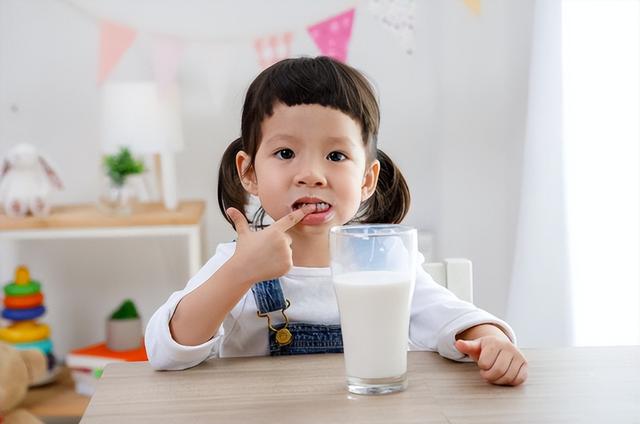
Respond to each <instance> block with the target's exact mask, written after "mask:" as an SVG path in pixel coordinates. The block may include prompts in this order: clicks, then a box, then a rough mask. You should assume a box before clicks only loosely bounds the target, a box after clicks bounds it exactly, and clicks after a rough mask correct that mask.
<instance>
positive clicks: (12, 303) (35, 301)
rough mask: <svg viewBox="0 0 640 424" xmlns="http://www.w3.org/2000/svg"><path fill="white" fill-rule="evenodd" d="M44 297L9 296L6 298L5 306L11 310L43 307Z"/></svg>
mask: <svg viewBox="0 0 640 424" xmlns="http://www.w3.org/2000/svg"><path fill="white" fill-rule="evenodd" d="M43 301H44V296H43V295H42V293H36V294H30V295H27V296H7V297H5V298H4V306H6V307H7V308H10V309H24V308H35V307H36V306H40V305H42V302H43Z"/></svg>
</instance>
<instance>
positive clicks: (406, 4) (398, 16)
mask: <svg viewBox="0 0 640 424" xmlns="http://www.w3.org/2000/svg"><path fill="white" fill-rule="evenodd" d="M369 10H370V11H371V13H372V14H373V15H374V16H375V17H376V18H377V19H378V20H379V21H380V23H381V24H382V26H384V27H385V28H387V29H388V30H389V31H391V32H392V33H393V34H394V35H395V36H396V38H397V39H398V40H399V41H400V44H401V46H402V48H403V49H404V51H405V52H407V53H408V54H411V53H413V51H414V50H415V22H416V2H415V0H371V2H370V3H369Z"/></svg>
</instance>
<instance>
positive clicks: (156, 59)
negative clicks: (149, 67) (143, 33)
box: [153, 35, 184, 92]
mask: <svg viewBox="0 0 640 424" xmlns="http://www.w3.org/2000/svg"><path fill="white" fill-rule="evenodd" d="M183 50H184V44H183V43H182V41H180V40H179V39H177V38H175V37H169V36H163V35H158V36H155V37H154V38H153V73H154V75H155V78H156V83H157V84H158V88H159V89H160V92H164V90H165V88H166V87H169V86H171V84H172V83H173V82H174V81H175V78H176V72H177V70H178V62H179V61H180V57H181V56H182V52H183Z"/></svg>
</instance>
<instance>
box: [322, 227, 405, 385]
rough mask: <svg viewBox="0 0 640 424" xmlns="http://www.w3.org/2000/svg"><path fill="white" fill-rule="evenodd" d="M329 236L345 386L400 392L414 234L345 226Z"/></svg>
mask: <svg viewBox="0 0 640 424" xmlns="http://www.w3.org/2000/svg"><path fill="white" fill-rule="evenodd" d="M329 237H330V250H331V274H332V278H333V286H334V289H335V292H336V298H337V300H338V308H339V310H340V324H341V327H342V340H343V344H344V359H345V366H346V373H347V386H348V390H349V391H350V392H352V393H356V394H363V395H374V394H385V393H393V392H398V391H401V390H404V389H406V388H407V349H408V338H409V315H410V310H411V298H412V295H413V289H414V286H415V279H416V254H417V232H416V230H415V229H414V228H411V227H408V226H404V225H395V224H370V225H345V226H341V227H334V228H332V229H331V233H330V236H329Z"/></svg>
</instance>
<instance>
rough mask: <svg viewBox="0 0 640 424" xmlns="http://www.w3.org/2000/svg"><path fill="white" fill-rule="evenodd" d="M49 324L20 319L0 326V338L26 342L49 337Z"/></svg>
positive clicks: (9, 341)
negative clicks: (8, 324) (5, 325)
mask: <svg viewBox="0 0 640 424" xmlns="http://www.w3.org/2000/svg"><path fill="white" fill-rule="evenodd" d="M49 333H50V330H49V326H48V325H47V324H38V323H36V322H34V321H21V322H17V323H15V324H12V325H10V326H8V327H4V328H0V340H2V341H5V342H8V343H28V342H35V341H38V340H43V339H46V338H48V337H49Z"/></svg>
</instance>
